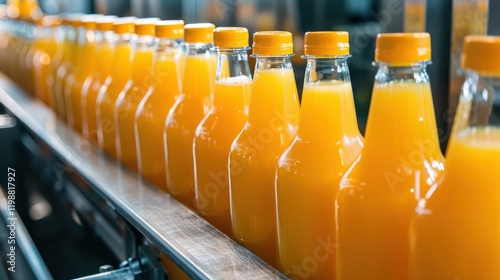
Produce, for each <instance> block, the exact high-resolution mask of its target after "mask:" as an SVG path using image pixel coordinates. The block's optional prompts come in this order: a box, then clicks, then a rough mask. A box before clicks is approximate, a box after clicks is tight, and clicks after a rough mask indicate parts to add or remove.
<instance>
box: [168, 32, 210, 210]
mask: <svg viewBox="0 0 500 280" xmlns="http://www.w3.org/2000/svg"><path fill="white" fill-rule="evenodd" d="M214 28H215V26H214V25H213V24H211V23H195V24H186V25H185V27H184V48H185V49H184V53H185V59H186V66H185V70H184V76H183V80H182V91H181V93H180V94H179V97H178V98H177V100H176V101H175V103H174V105H173V106H172V109H171V110H170V112H169V113H168V116H167V120H166V122H165V134H164V135H165V138H164V143H165V157H166V165H167V186H168V192H169V193H170V194H171V195H172V196H173V197H175V198H176V199H177V200H179V201H180V202H182V203H183V204H184V205H186V206H187V207H189V208H191V209H193V210H195V211H196V209H197V208H196V202H195V197H194V168H193V137H194V133H195V130H196V127H197V126H198V124H199V123H200V121H201V120H202V119H203V117H204V116H205V115H206V114H207V113H208V110H209V109H210V107H211V105H212V101H211V100H212V97H211V96H212V94H213V87H214V83H215V66H216V63H215V62H216V60H215V58H216V57H215V54H214V52H213V50H212V47H213V30H214Z"/></svg>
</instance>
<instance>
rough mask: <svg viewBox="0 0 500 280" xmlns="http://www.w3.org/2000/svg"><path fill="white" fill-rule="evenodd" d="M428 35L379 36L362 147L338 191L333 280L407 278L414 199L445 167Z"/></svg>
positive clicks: (425, 190)
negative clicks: (432, 93)
mask: <svg viewBox="0 0 500 280" xmlns="http://www.w3.org/2000/svg"><path fill="white" fill-rule="evenodd" d="M430 41H431V40H430V36H429V34H428V33H393V34H379V35H378V36H377V41H376V48H375V61H376V63H377V64H378V66H379V69H378V72H377V75H376V76H375V85H374V88H373V95H372V100H371V104H370V112H369V115H368V123H367V127H366V133H365V141H364V147H363V149H362V150H361V154H360V155H359V157H358V158H357V159H356V160H355V162H354V163H353V165H352V166H351V167H349V169H348V171H347V172H346V174H345V175H344V177H343V178H342V180H341V182H340V191H339V193H338V195H337V202H336V211H337V213H336V215H337V243H338V244H337V245H338V247H337V258H338V260H337V277H338V279H388V280H390V279H399V280H401V279H408V277H409V259H408V257H409V255H408V253H409V242H408V240H409V239H408V235H409V226H410V221H411V217H412V215H413V212H414V209H415V207H416V205H417V201H418V200H419V199H420V198H421V197H423V196H424V195H425V193H426V192H427V191H428V190H429V188H430V186H431V185H432V184H433V183H434V182H435V181H436V179H437V178H438V176H439V175H440V174H441V173H442V172H443V169H444V159H443V156H442V154H441V150H440V148H439V140H438V136H437V128H436V120H435V117H434V106H433V103H432V95H431V89H430V84H429V76H428V75H427V72H426V66H427V64H428V63H429V61H430V59H431V48H430Z"/></svg>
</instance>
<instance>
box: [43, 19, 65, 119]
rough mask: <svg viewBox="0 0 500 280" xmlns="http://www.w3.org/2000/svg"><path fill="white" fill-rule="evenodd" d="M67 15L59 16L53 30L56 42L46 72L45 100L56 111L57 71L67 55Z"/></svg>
mask: <svg viewBox="0 0 500 280" xmlns="http://www.w3.org/2000/svg"><path fill="white" fill-rule="evenodd" d="M68 22H69V20H68V18H67V17H63V18H61V24H60V25H59V26H58V27H56V28H55V30H54V38H55V42H56V50H55V53H54V56H53V57H52V59H51V61H50V65H49V70H48V71H49V73H48V74H47V102H48V105H49V107H50V108H52V110H53V111H54V112H55V113H57V112H58V110H57V102H56V101H57V100H56V81H57V72H58V70H59V68H60V67H62V66H63V65H64V61H65V60H64V59H65V58H66V56H67V52H68V50H67V48H66V45H67V42H68V38H67V36H66V34H67V32H66V31H67V29H68V25H69V23H68Z"/></svg>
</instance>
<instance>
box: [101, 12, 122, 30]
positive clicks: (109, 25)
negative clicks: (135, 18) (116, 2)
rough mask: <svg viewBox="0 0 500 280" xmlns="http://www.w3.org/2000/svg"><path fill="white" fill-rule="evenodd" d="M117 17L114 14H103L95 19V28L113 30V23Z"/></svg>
mask: <svg viewBox="0 0 500 280" xmlns="http://www.w3.org/2000/svg"><path fill="white" fill-rule="evenodd" d="M117 19H118V18H117V17H116V16H103V17H100V18H99V19H98V20H97V24H96V28H97V30H99V31H113V23H115V21H116V20H117Z"/></svg>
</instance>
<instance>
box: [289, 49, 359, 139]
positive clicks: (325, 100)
mask: <svg viewBox="0 0 500 280" xmlns="http://www.w3.org/2000/svg"><path fill="white" fill-rule="evenodd" d="M306 58H307V66H306V74H305V83H304V90H303V92H302V104H301V109H300V112H301V113H300V122H299V130H298V135H299V137H300V138H301V139H305V140H308V141H316V142H320V141H322V142H321V143H325V144H326V145H331V143H344V141H346V140H348V139H345V137H346V136H348V137H360V133H359V129H358V124H357V119H356V110H355V107H354V98H353V94H352V87H351V78H350V75H349V67H348V65H347V57H336V58H331V57H330V58H324V57H322V58H320V57H306ZM318 124H321V127H322V128H323V131H324V133H323V134H321V136H320V135H319V134H318V133H317V127H318ZM339 141H340V142H339Z"/></svg>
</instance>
